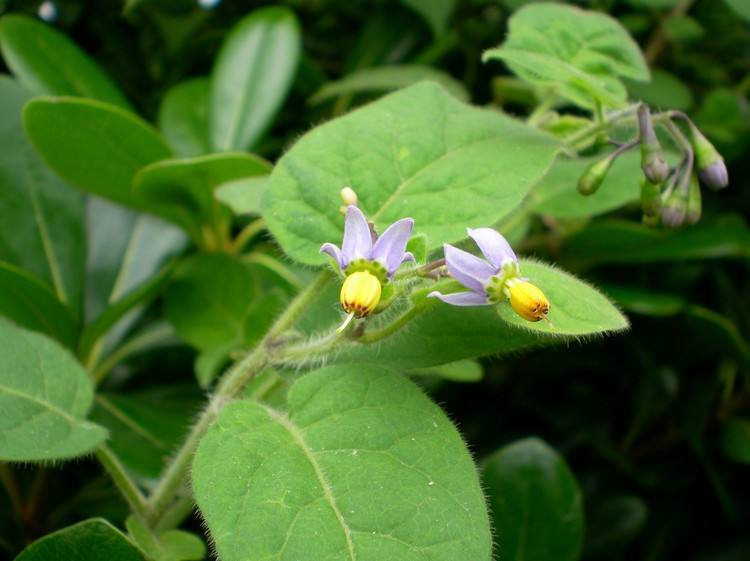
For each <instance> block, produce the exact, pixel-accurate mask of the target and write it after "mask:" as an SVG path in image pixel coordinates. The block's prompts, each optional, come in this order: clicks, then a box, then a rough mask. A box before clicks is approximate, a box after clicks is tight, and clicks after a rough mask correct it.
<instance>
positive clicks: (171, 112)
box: [158, 78, 211, 158]
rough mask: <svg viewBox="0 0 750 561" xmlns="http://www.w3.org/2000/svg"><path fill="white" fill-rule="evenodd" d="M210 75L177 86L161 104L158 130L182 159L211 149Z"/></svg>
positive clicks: (205, 152)
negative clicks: (209, 115) (209, 116)
mask: <svg viewBox="0 0 750 561" xmlns="http://www.w3.org/2000/svg"><path fill="white" fill-rule="evenodd" d="M209 88H210V86H209V81H208V78H194V79H193V80H187V81H186V82H181V83H179V84H177V85H176V86H174V87H173V88H172V89H171V90H169V91H168V92H167V95H165V96H164V99H163V100H162V102H161V106H160V107H159V118H158V121H159V130H161V132H162V134H163V135H164V138H166V139H167V142H168V143H169V145H170V146H171V147H172V150H174V153H175V154H177V155H178V156H181V157H183V158H192V157H194V156H202V155H204V154H208V153H209V152H211V146H210V142H209V140H208V95H209Z"/></svg>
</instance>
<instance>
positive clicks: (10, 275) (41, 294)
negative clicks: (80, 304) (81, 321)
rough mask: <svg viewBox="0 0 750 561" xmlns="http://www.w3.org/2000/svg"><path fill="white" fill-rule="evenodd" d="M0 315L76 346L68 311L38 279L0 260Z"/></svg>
mask: <svg viewBox="0 0 750 561" xmlns="http://www.w3.org/2000/svg"><path fill="white" fill-rule="evenodd" d="M0 315H1V316H5V317H7V318H9V319H11V320H12V321H13V322H15V323H17V324H18V325H20V326H21V327H25V328H26V329H30V330H32V331H38V332H40V333H44V334H46V335H49V336H51V337H54V338H55V339H57V340H58V341H59V342H60V343H62V344H63V345H65V346H66V347H68V348H73V347H74V346H75V341H76V335H77V331H78V329H77V326H76V323H75V320H74V319H73V317H72V316H71V314H70V311H69V310H68V309H67V308H66V307H65V306H64V305H63V304H62V302H60V301H59V300H58V299H57V297H56V296H55V295H54V293H53V292H52V291H51V290H50V289H49V288H48V287H47V286H45V285H44V284H42V283H41V282H39V281H38V280H37V279H35V278H34V277H32V276H31V275H29V274H28V273H26V272H25V271H24V270H23V269H19V268H17V267H14V266H13V265H10V264H8V263H3V262H2V261H0Z"/></svg>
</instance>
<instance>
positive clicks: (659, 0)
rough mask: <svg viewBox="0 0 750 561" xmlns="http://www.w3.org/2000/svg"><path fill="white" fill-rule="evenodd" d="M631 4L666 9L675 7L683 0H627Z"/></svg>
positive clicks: (638, 6)
mask: <svg viewBox="0 0 750 561" xmlns="http://www.w3.org/2000/svg"><path fill="white" fill-rule="evenodd" d="M625 1H626V2H627V3H628V4H630V5H631V6H635V7H637V8H651V9H655V10H665V9H667V8H674V7H675V6H676V5H677V4H679V3H680V1H681V0H625Z"/></svg>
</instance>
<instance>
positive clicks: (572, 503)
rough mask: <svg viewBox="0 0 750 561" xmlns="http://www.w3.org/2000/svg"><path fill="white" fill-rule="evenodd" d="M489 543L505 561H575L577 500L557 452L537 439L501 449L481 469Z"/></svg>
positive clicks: (579, 518)
mask: <svg viewBox="0 0 750 561" xmlns="http://www.w3.org/2000/svg"><path fill="white" fill-rule="evenodd" d="M482 481H483V482H484V488H485V490H486V492H487V494H488V496H489V506H490V510H491V512H492V514H493V517H494V522H495V524H494V528H495V542H496V543H497V547H498V550H500V551H502V552H503V554H502V555H503V556H504V557H506V558H507V559H515V560H517V561H577V560H578V558H579V557H580V553H581V546H582V543H583V504H582V503H583V499H582V496H581V491H580V489H579V488H578V483H577V482H576V480H575V477H574V476H573V474H572V473H571V471H570V469H569V468H568V466H567V465H566V464H565V461H564V460H563V458H561V457H560V456H559V455H558V454H557V452H555V451H554V450H553V449H552V448H550V447H549V446H548V445H547V444H546V443H544V442H543V441H541V440H539V439H537V438H527V439H525V440H520V441H518V442H514V443H513V444H510V445H508V446H506V447H504V448H501V449H500V450H498V451H497V452H496V453H494V454H493V455H492V456H490V457H489V458H488V459H487V461H486V462H485V463H484V465H483V467H482Z"/></svg>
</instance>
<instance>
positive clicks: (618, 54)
mask: <svg viewBox="0 0 750 561" xmlns="http://www.w3.org/2000/svg"><path fill="white" fill-rule="evenodd" d="M482 58H483V60H485V61H486V60H489V59H501V60H504V61H505V62H506V63H507V64H508V66H509V67H510V69H511V70H512V71H513V72H514V73H516V74H517V75H518V76H520V77H521V78H523V79H524V80H526V81H528V82H530V83H532V84H536V85H540V86H547V87H552V88H554V91H555V92H556V93H557V94H558V95H560V96H562V97H564V98H566V99H569V100H570V101H572V102H574V103H576V104H578V105H580V106H582V107H589V108H590V107H592V97H593V98H594V99H597V100H598V101H600V102H602V103H606V104H608V105H621V104H623V103H624V102H625V88H624V86H623V85H622V82H620V80H619V77H624V78H632V79H634V80H648V78H649V70H648V66H647V65H646V61H645V60H644V59H643V55H642V54H641V51H640V49H639V48H638V45H637V44H636V43H635V41H633V39H632V38H631V37H630V35H628V33H627V31H625V29H624V28H623V27H622V26H621V25H620V24H619V23H618V22H617V20H615V19H614V18H611V17H610V16H608V15H605V14H601V13H598V12H592V11H584V10H581V9H580V8H577V7H573V6H566V5H562V4H553V3H535V4H532V5H529V6H525V7H523V8H521V9H520V10H518V11H517V12H516V13H515V14H513V16H512V17H511V18H510V20H509V33H508V37H507V39H506V40H505V42H504V43H503V44H502V46H501V47H499V48H496V49H490V50H489V51H486V52H485V53H484V55H483V57H482Z"/></svg>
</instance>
